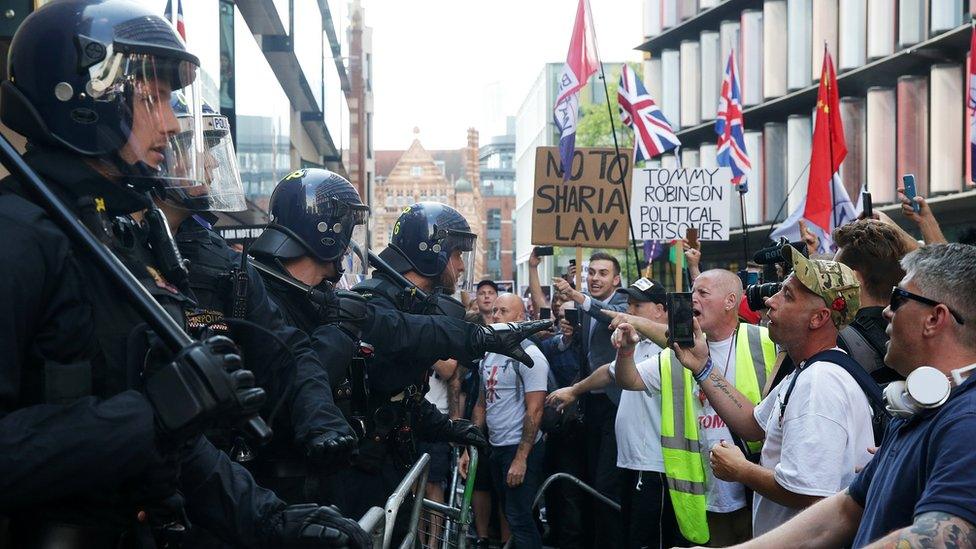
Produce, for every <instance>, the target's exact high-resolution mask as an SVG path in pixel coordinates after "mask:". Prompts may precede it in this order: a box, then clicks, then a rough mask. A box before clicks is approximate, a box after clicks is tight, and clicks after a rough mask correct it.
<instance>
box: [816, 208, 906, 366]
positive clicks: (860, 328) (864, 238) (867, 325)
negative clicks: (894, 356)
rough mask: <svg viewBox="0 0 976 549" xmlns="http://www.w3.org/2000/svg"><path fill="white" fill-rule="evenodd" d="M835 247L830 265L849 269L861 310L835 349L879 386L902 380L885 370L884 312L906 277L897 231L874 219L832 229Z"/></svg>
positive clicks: (904, 252)
mask: <svg viewBox="0 0 976 549" xmlns="http://www.w3.org/2000/svg"><path fill="white" fill-rule="evenodd" d="M833 239H834V243H835V244H837V246H838V247H839V249H838V250H837V253H836V255H834V261H839V262H840V263H843V264H844V265H847V266H848V267H850V268H851V270H852V271H854V276H855V277H857V281H858V283H859V284H860V286H861V308H860V309H858V310H857V313H856V314H855V315H854V320H853V321H852V322H851V323H850V325H848V326H847V327H846V328H844V329H843V330H841V331H840V334H839V337H838V339H837V345H838V346H839V347H840V348H841V349H843V350H844V351H846V352H847V353H848V354H849V355H851V356H852V357H853V358H854V360H856V361H857V362H858V364H860V365H861V367H863V368H864V370H865V371H867V372H868V373H870V374H871V377H872V378H873V379H874V380H875V381H877V382H878V383H887V382H890V381H894V380H897V379H902V377H901V376H900V375H898V373H897V372H895V371H894V370H892V369H891V368H888V367H887V366H885V363H884V355H885V347H886V346H887V344H888V335H887V334H886V333H885V329H886V328H887V327H888V321H887V320H885V318H884V316H883V315H882V311H883V310H884V308H885V306H886V305H887V304H888V298H889V296H890V295H891V287H892V286H895V285H896V284H898V281H899V280H901V279H902V277H903V276H905V271H904V270H902V268H901V264H900V263H899V262H900V261H901V258H903V257H904V256H905V254H907V253H908V252H909V251H910V250H909V249H908V247H907V246H906V243H905V241H904V239H903V238H902V237H901V235H900V234H899V233H898V231H897V230H895V229H894V228H892V227H891V226H889V225H886V224H884V223H882V222H881V221H876V220H874V219H859V220H857V221H854V222H852V223H848V224H847V225H843V226H841V227H838V228H837V229H834V234H833Z"/></svg>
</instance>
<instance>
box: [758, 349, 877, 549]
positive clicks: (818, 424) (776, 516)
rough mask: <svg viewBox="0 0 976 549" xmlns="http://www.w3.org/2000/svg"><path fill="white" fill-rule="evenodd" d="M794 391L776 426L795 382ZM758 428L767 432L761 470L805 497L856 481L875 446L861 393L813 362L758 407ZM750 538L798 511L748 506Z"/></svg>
mask: <svg viewBox="0 0 976 549" xmlns="http://www.w3.org/2000/svg"><path fill="white" fill-rule="evenodd" d="M798 373H799V378H797V380H796V385H795V386H794V388H793V392H792V393H790V398H789V401H788V403H787V406H786V414H785V417H783V420H782V421H780V406H781V404H782V402H783V397H784V396H786V392H787V389H788V388H789V386H790V382H791V381H792V379H793V377H794V376H796V375H798ZM754 416H755V417H756V421H757V422H759V426H760V427H762V428H763V429H764V430H765V431H766V439H765V441H764V442H763V449H762V462H761V463H762V466H763V467H765V468H766V469H772V470H773V474H774V476H775V478H776V482H778V483H779V485H780V486H782V487H783V488H786V489H787V490H789V491H791V492H794V493H797V494H803V495H806V496H822V497H828V496H832V495H834V494H836V493H837V492H839V491H841V490H843V489H844V487H845V486H847V485H848V484H850V482H851V480H853V479H854V468H855V467H862V466H864V464H866V463H867V462H868V461H869V460H870V458H871V454H869V453H868V451H867V448H868V446H874V432H873V430H872V426H871V407H870V405H869V404H868V399H867V397H866V396H864V391H862V390H861V388H860V386H859V385H858V384H857V382H856V381H854V378H852V377H851V376H850V374H848V373H847V372H846V371H845V370H844V369H843V368H842V367H840V366H838V365H837V364H833V363H831V362H814V363H813V364H810V365H809V366H807V367H805V368H804V369H803V370H802V372H793V373H792V374H790V375H788V376H786V377H785V378H783V381H781V382H780V383H779V385H777V386H776V388H775V389H773V391H772V392H771V393H770V394H769V396H767V397H766V398H765V399H763V401H762V402H760V403H759V405H758V406H756V409H755V411H754ZM752 509H753V511H752V533H753V535H754V536H759V535H762V534H764V533H766V532H768V531H770V530H772V529H773V528H776V527H777V526H779V525H780V524H783V523H784V522H786V521H788V520H789V519H790V518H792V517H793V516H795V515H797V514H798V513H799V512H800V511H802V509H794V508H791V507H784V506H783V505H780V504H778V503H775V502H773V501H770V500H769V499H766V498H764V497H762V496H761V495H759V494H756V495H755V498H754V499H753V503H752Z"/></svg>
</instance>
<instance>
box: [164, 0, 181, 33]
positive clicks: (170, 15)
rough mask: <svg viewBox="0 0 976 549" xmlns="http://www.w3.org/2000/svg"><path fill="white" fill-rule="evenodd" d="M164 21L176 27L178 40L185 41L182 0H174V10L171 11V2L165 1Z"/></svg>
mask: <svg viewBox="0 0 976 549" xmlns="http://www.w3.org/2000/svg"><path fill="white" fill-rule="evenodd" d="M165 14H166V19H169V22H170V23H172V24H173V26H174V27H176V32H178V33H179V34H180V38H182V39H183V41H184V42H185V41H186V27H185V26H184V25H183V0H176V10H175V11H174V10H173V0H166V11H165Z"/></svg>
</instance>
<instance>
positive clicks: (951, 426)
mask: <svg viewBox="0 0 976 549" xmlns="http://www.w3.org/2000/svg"><path fill="white" fill-rule="evenodd" d="M901 264H902V267H903V268H904V269H905V272H906V275H905V278H904V279H902V281H901V284H899V285H898V286H896V287H895V288H893V289H892V293H891V298H890V301H889V304H888V307H887V308H886V309H885V312H884V314H885V317H886V318H887V319H888V321H889V322H890V325H889V327H888V333H889V334H890V335H891V341H890V343H889V346H888V352H887V354H886V356H885V363H886V364H887V365H888V366H890V367H891V368H893V369H894V370H895V371H897V372H898V373H899V374H901V375H903V376H906V378H907V379H906V381H904V382H897V381H896V382H893V383H892V384H891V385H889V387H888V388H887V389H886V391H885V399H886V400H887V401H888V408H889V410H890V411H891V412H892V413H893V414H894V415H895V416H896V418H895V419H894V420H892V422H891V423H890V424H889V425H888V429H887V430H886V431H885V437H884V441H883V442H882V444H881V447H880V448H878V451H877V453H876V455H875V457H874V459H872V460H871V462H870V463H868V465H867V466H866V467H865V468H864V470H863V471H861V473H860V474H858V475H857V476H856V477H855V478H854V481H853V482H852V483H851V485H850V486H849V487H848V489H847V490H846V491H844V492H841V493H839V494H836V495H834V496H831V497H830V498H827V499H825V500H824V501H821V502H819V503H817V504H816V505H814V506H812V507H810V508H809V509H807V510H806V511H804V512H803V513H801V514H800V515H798V516H797V517H795V518H794V519H793V520H790V521H789V522H787V523H786V524H784V525H783V526H781V527H779V528H777V529H775V530H773V531H772V532H769V533H768V534H766V535H764V536H762V537H759V538H756V539H754V540H752V541H750V542H749V543H748V544H746V546H749V547H795V546H798V545H801V544H802V545H803V546H805V547H839V546H843V545H850V546H853V547H865V546H868V547H896V546H897V547H950V546H951V547H973V546H976V506H974V505H973V494H976V476H974V475H973V470H974V469H976V453H974V452H973V448H972V440H973V434H974V433H976V391H973V387H974V385H976V379H970V378H967V377H965V376H966V374H968V373H969V372H971V371H972V370H973V369H976V302H974V301H973V296H974V295H976V248H974V247H972V246H967V245H964V244H947V245H946V244H943V245H933V246H926V247H923V248H920V249H918V250H915V251H913V252H911V253H909V254H908V255H906V256H905V258H904V259H902V262H901ZM970 377H972V376H970ZM950 378H951V381H950ZM822 459H833V457H832V456H830V455H824V456H822Z"/></svg>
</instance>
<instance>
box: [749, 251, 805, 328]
mask: <svg viewBox="0 0 976 549" xmlns="http://www.w3.org/2000/svg"><path fill="white" fill-rule="evenodd" d="M783 246H793V247H794V248H796V249H797V250H799V251H800V253H802V254H803V255H804V256H806V255H807V247H806V245H805V244H804V243H803V242H790V241H789V240H787V239H786V238H780V239H779V242H777V243H776V244H773V245H772V246H767V247H765V248H763V249H761V250H759V251H758V252H756V255H754V256H753V258H752V260H753V261H754V262H756V263H758V264H760V265H764V266H767V267H772V266H775V265H776V264H778V263H783V264H785V263H786V257H784V256H783ZM784 271H785V269H784ZM764 278H765V277H764ZM782 287H783V283H782V282H764V281H759V283H757V284H749V285H747V286H746V304H748V305H749V308H750V309H752V310H753V311H761V310H763V309H765V308H766V303H765V300H766V298H767V297H772V296H773V295H775V294H776V292H778V291H779V290H780V289H781V288H782Z"/></svg>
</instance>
